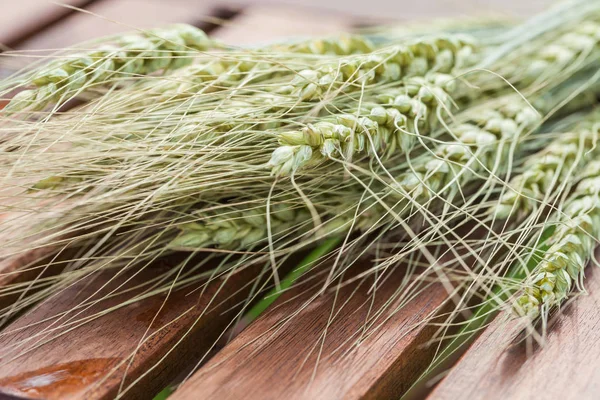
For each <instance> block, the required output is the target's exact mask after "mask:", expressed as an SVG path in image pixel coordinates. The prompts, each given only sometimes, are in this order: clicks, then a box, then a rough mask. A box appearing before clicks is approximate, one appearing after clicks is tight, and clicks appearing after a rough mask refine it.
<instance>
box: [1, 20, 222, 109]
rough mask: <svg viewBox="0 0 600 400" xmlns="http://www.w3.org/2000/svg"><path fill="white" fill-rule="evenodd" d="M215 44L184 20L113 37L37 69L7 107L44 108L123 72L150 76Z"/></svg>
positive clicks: (188, 61)
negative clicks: (91, 48) (90, 48)
mask: <svg viewBox="0 0 600 400" xmlns="http://www.w3.org/2000/svg"><path fill="white" fill-rule="evenodd" d="M214 45H215V42H214V41H212V40H211V39H209V38H208V37H207V36H206V34H205V33H204V32H203V31H201V30H200V29H198V28H195V27H193V26H190V25H185V24H178V25H173V26H171V27H168V28H161V29H152V30H149V31H146V32H144V33H141V34H130V35H126V36H121V37H117V38H116V39H114V40H109V42H108V43H106V44H104V45H101V46H99V47H98V48H97V49H96V50H91V51H88V52H84V53H79V54H73V55H71V56H68V57H64V58H60V59H58V60H56V61H54V62H51V63H49V64H48V65H46V66H44V67H42V68H41V69H40V70H38V71H36V72H34V74H33V75H32V76H31V78H30V79H28V80H26V81H25V82H22V84H21V86H25V87H27V86H33V87H34V88H32V89H27V90H24V91H22V92H20V93H18V94H17V95H16V96H14V98H13V99H12V100H11V101H10V102H9V103H8V104H7V106H6V107H5V112H6V113H14V112H19V111H24V110H41V109H44V108H46V107H47V106H49V105H50V104H51V103H53V102H56V101H58V100H60V99H61V98H68V97H67V96H68V95H70V96H72V95H74V94H75V93H78V92H81V91H82V90H84V89H85V88H86V87H88V86H90V85H92V84H96V85H97V84H101V83H103V82H106V81H108V80H110V79H113V78H115V77H117V76H118V75H122V76H125V77H132V76H137V75H147V74H151V73H153V72H156V71H159V70H166V69H177V68H181V67H183V66H185V65H188V64H190V63H191V62H192V61H193V55H194V53H195V52H197V51H203V50H206V49H209V48H210V47H212V46H214Z"/></svg>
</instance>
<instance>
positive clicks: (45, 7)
mask: <svg viewBox="0 0 600 400" xmlns="http://www.w3.org/2000/svg"><path fill="white" fill-rule="evenodd" d="M61 3H62V4H67V5H71V6H75V7H82V6H84V5H86V4H88V3H91V1H90V0H63V1H62V2H61ZM71 12H72V10H70V9H68V8H66V7H62V6H60V5H57V4H53V3H52V2H50V1H44V0H18V1H10V4H9V3H8V2H7V3H6V4H3V7H2V12H0V44H1V45H4V46H12V45H13V44H15V43H17V42H19V41H20V40H22V39H23V38H25V37H27V36H29V35H31V34H34V33H36V32H37V31H39V30H41V29H43V28H44V27H45V26H47V25H49V24H51V23H53V22H55V21H57V20H60V19H61V18H63V17H64V16H66V15H69V14H70V13H71Z"/></svg>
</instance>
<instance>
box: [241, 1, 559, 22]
mask: <svg viewBox="0 0 600 400" xmlns="http://www.w3.org/2000/svg"><path fill="white" fill-rule="evenodd" d="M233 1H235V2H236V3H238V4H240V5H242V6H243V5H247V4H253V3H256V0H233ZM265 2H266V3H275V1H273V0H266V1H265ZM287 3H293V4H296V5H302V6H310V7H318V8H320V9H322V10H324V12H325V11H328V12H334V13H342V14H345V15H348V16H350V17H355V18H358V19H368V18H371V19H374V20H375V19H384V20H389V19H394V20H397V21H413V22H414V21H415V20H422V21H431V19H432V18H451V17H455V18H456V17H465V16H480V15H483V16H490V15H494V16H498V15H505V16H507V17H512V18H524V17H527V16H530V15H533V14H535V13H539V12H542V11H544V10H545V9H546V8H547V7H549V6H550V5H552V4H554V3H556V1H555V0H528V1H522V0H485V1H484V0H467V1H459V0H419V1H415V0H394V1H390V0H370V1H357V0H354V1H348V0H327V1H323V0H295V1H287Z"/></svg>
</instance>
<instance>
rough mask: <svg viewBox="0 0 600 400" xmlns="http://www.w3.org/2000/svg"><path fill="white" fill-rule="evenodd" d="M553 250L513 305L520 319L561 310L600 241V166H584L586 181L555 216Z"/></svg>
mask: <svg viewBox="0 0 600 400" xmlns="http://www.w3.org/2000/svg"><path fill="white" fill-rule="evenodd" d="M556 224H557V227H556V230H555V232H554V233H553V234H552V236H551V237H550V238H549V239H548V242H547V243H548V245H549V246H550V247H549V248H548V250H547V251H546V252H545V254H544V255H543V256H542V261H541V262H540V264H539V265H538V266H537V268H535V270H534V271H533V274H532V277H531V278H530V279H529V280H528V281H527V283H526V284H525V290H524V292H525V293H524V294H523V295H522V296H521V297H519V298H518V299H517V300H516V301H515V303H514V309H515V310H516V312H517V313H518V314H519V315H523V316H528V317H530V318H535V317H537V316H538V315H540V313H544V314H546V313H547V312H548V311H549V310H550V309H552V308H554V307H556V306H559V305H560V304H561V303H562V302H563V301H564V300H565V299H566V298H567V297H568V296H569V293H570V292H571V289H572V288H573V285H574V284H575V283H577V286H578V287H582V279H583V271H584V269H585V267H586V265H587V263H588V262H589V261H590V259H591V258H592V256H593V250H594V248H595V247H596V245H597V243H598V242H599V241H600V162H599V161H592V162H590V163H588V164H587V165H586V166H585V172H584V173H583V177H582V179H581V181H580V182H579V184H578V185H577V187H576V188H575V190H574V191H573V192H572V193H571V195H570V196H569V197H568V199H567V200H566V203H565V205H564V207H562V210H561V211H560V212H557V215H556Z"/></svg>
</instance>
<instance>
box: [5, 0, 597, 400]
mask: <svg viewBox="0 0 600 400" xmlns="http://www.w3.org/2000/svg"><path fill="white" fill-rule="evenodd" d="M67 3H68V4H70V5H72V6H74V7H82V8H84V9H85V10H87V11H88V12H89V13H83V12H80V11H76V10H75V9H72V8H63V7H58V6H56V5H52V4H50V3H46V2H44V1H38V0H20V1H15V2H11V5H10V7H9V9H8V12H6V11H7V10H3V11H4V12H3V14H2V15H0V43H2V44H3V45H5V46H6V47H7V48H15V49H18V50H29V51H30V52H26V53H23V54H31V55H34V54H38V53H37V52H38V51H41V52H44V51H47V50H49V49H56V48H64V47H66V46H69V45H71V44H74V43H76V42H79V41H83V40H86V39H90V38H92V37H96V36H101V35H106V34H111V33H117V32H120V31H125V30H130V29H131V28H132V27H137V28H147V27H152V26H156V25H159V24H162V23H168V22H175V21H178V22H187V23H190V24H194V25H196V26H199V27H201V28H203V29H205V30H206V31H208V32H210V33H211V34H212V35H213V36H216V37H219V38H220V39H222V40H225V41H227V42H229V43H232V44H240V45H242V44H248V43H258V42H267V41H271V40H275V39H277V38H281V37H284V36H300V35H303V36H304V35H322V34H327V33H332V32H336V31H340V30H350V29H352V27H354V26H357V25H363V24H364V23H365V21H367V20H371V21H373V20H375V19H376V18H381V17H385V19H386V20H390V19H397V20H403V19H407V18H411V19H413V18H421V19H422V18H425V17H427V16H431V15H438V16H448V15H464V14H467V13H473V12H474V11H478V10H479V11H482V12H485V13H488V14H489V12H491V11H494V10H495V11H504V13H505V14H511V13H512V14H514V13H515V12H516V13H519V15H524V14H527V13H532V12H534V11H539V10H540V9H542V8H543V7H544V5H545V4H547V3H548V2H547V1H545V0H538V1H529V2H523V1H514V0H511V1H504V2H503V1H496V2H494V1H476V0H472V1H470V2H461V3H460V6H459V5H458V4H457V3H455V2H451V1H450V0H448V1H439V2H434V1H432V0H430V1H419V2H414V1H410V2H409V1H400V2H387V1H382V0H377V1H370V2H356V3H353V2H350V3H349V2H347V1H344V2H342V1H338V0H336V1H333V2H328V3H327V4H324V2H317V1H312V3H310V5H312V6H313V7H312V8H311V7H299V6H297V5H295V6H290V5H281V4H268V3H263V4H257V3H249V2H241V3H240V2H238V3H222V2H219V3H216V2H210V1H209V2H205V1H204V2H201V1H197V0H174V1H169V2H167V1H160V0H151V1H144V0H95V1H92V0H69V1H67ZM307 4H308V2H307ZM317 6H320V8H316V7H317ZM386 7H387V9H386ZM366 16H368V18H366ZM217 20H219V21H220V23H218V24H217V23H215V22H216V21H217ZM115 21H118V22H115ZM24 60H25V62H26V61H27V59H26V58H25V59H24ZM12 67H15V66H14V65H10V64H9V65H2V68H4V69H5V70H6V69H10V68H12ZM27 262H28V260H26V259H23V258H21V259H17V260H15V259H8V260H3V261H2V262H1V263H0V285H2V284H3V283H4V284H6V283H8V282H14V281H15V279H17V277H16V276H15V275H7V273H8V272H10V271H14V270H15V269H18V268H19V267H21V266H23V265H25V264H27ZM166 267H168V266H165V268H166ZM251 272H252V271H248V272H247V273H248V274H251ZM126 278H127V277H126V276H124V277H122V279H126ZM135 279H144V277H143V276H141V277H137V278H135ZM247 279H248V276H244V274H240V275H239V276H235V278H233V279H231V280H230V281H228V282H227V283H226V285H227V292H228V293H230V292H234V291H237V295H236V296H234V297H231V298H226V299H225V298H223V299H220V298H219V297H218V296H217V298H216V299H215V298H213V295H214V293H215V292H216V291H217V285H212V286H209V287H208V288H207V290H206V291H205V292H203V293H202V294H201V295H196V296H191V295H189V294H188V293H184V292H181V293H179V292H176V293H173V294H172V295H171V296H169V298H168V299H166V298H165V297H164V296H163V297H159V296H155V297H150V298H147V299H144V300H142V301H139V302H136V303H133V304H130V305H128V306H126V307H122V308H119V309H118V310H117V311H115V312H112V313H108V314H105V313H103V312H102V311H103V310H105V309H107V308H109V307H110V306H111V305H114V304H118V303H120V302H122V301H125V300H127V296H125V297H117V298H112V299H109V300H103V301H102V302H100V303H97V304H95V305H93V306H91V307H87V308H85V309H80V310H77V312H76V315H75V316H73V315H70V314H65V315H62V314H61V312H62V311H65V312H66V311H68V310H71V309H72V307H73V306H74V305H77V304H79V301H80V300H81V299H82V298H85V297H86V296H92V298H100V297H101V296H102V295H103V293H105V292H106V291H108V290H110V289H111V286H109V287H105V288H103V289H100V288H102V286H103V284H104V283H105V282H106V281H107V279H105V278H103V277H100V278H98V279H95V280H94V282H92V283H89V282H82V283H81V284H80V285H78V286H75V287H72V288H70V289H68V290H67V291H64V292H62V293H60V294H59V295H57V296H54V297H52V298H50V299H48V300H46V301H44V302H42V303H41V304H39V305H36V306H35V307H33V308H32V309H31V310H30V311H29V312H27V313H26V314H25V315H22V316H21V317H19V318H17V319H16V320H15V321H14V322H12V323H11V324H10V325H8V326H6V327H4V329H3V331H1V332H0V398H4V397H6V398H35V399H66V398H73V399H108V398H114V397H115V396H116V395H118V394H119V393H121V394H122V395H123V398H135V399H137V398H140V399H148V398H151V396H152V395H153V394H154V393H157V392H158V391H160V390H161V389H162V388H164V387H166V386H167V385H169V384H171V383H172V382H174V381H176V380H177V379H180V378H181V377H182V376H184V375H185V374H186V373H187V372H190V371H193V367H194V366H196V365H197V363H198V361H199V360H200V358H201V357H202V355H203V354H205V353H206V352H207V351H208V350H209V349H210V348H211V347H212V346H213V345H214V344H215V342H217V341H218V339H219V336H220V333H221V332H222V331H223V330H224V329H226V328H227V327H228V326H229V324H230V323H231V321H232V318H233V317H234V316H235V315H236V313H237V310H239V300H240V299H243V298H244V297H245V296H246V294H247V291H245V290H246V289H244V285H243V282H244V281H245V280H247ZM401 279H402V276H401V275H399V274H397V273H396V274H391V276H390V277H389V279H388V280H387V281H386V283H385V285H383V286H382V287H381V289H379V294H378V297H377V298H375V299H373V298H372V296H371V295H370V294H369V292H368V290H367V288H368V286H369V282H368V281H366V282H364V283H363V284H362V286H359V287H347V288H345V289H343V290H342V292H341V293H340V294H341V296H338V298H334V296H332V295H323V296H315V293H316V292H315V290H316V289H315V285H314V282H313V283H312V284H311V283H310V282H305V283H303V284H300V285H298V286H297V287H295V288H294V289H293V290H290V291H288V292H286V293H285V294H284V295H283V296H281V297H280V298H278V299H277V301H276V302H275V303H274V304H273V305H272V306H271V307H270V308H269V309H268V310H267V311H266V312H265V313H263V314H261V316H260V317H259V318H258V319H257V320H256V321H254V322H253V323H252V324H250V325H249V326H248V327H247V328H246V329H245V330H243V331H242V332H241V333H239V334H238V335H237V336H235V337H234V338H232V340H231V341H230V342H229V343H227V344H226V345H225V346H224V347H223V348H221V349H220V350H219V351H213V352H212V353H211V355H212V357H211V358H210V359H209V360H204V362H203V363H201V365H200V368H198V369H197V370H196V371H195V372H194V373H193V375H192V376H191V378H190V379H189V380H187V381H186V383H185V384H184V385H183V386H182V387H181V388H180V389H179V390H177V391H176V392H175V393H174V394H173V395H172V398H173V399H175V400H182V399H204V398H206V399H238V398H245V399H271V398H287V399H341V398H344V399H362V398H377V399H381V398H390V399H393V398H399V397H400V396H402V395H403V394H405V393H406V392H407V391H408V389H409V388H410V387H411V386H412V385H413V384H414V383H415V381H416V380H417V378H418V377H419V376H420V375H421V374H422V372H423V371H424V370H425V368H426V367H427V366H428V364H429V362H430V361H431V359H432V357H433V355H434V351H435V348H434V347H432V346H426V343H427V342H428V340H429V339H431V337H432V335H433V334H434V332H435V329H433V328H432V327H428V326H424V325H422V324H419V321H420V320H422V319H423V318H425V317H427V316H430V315H431V313H432V312H433V311H434V310H436V309H437V308H438V307H439V305H440V304H443V302H444V301H445V300H446V292H445V291H444V289H443V288H442V287H438V286H432V287H430V288H429V289H428V290H427V291H424V292H423V294H421V295H420V296H418V297H417V298H415V299H413V300H411V301H410V302H408V303H407V304H406V305H405V306H404V307H403V308H402V309H401V311H400V312H393V310H391V309H390V310H388V311H386V312H384V313H382V314H381V315H380V316H379V317H378V318H376V319H375V320H373V321H372V323H373V324H375V325H377V326H378V329H377V330H376V331H375V332H374V333H372V334H370V335H367V336H364V337H361V336H360V335H358V336H357V332H358V331H360V329H358V328H360V327H361V326H362V324H364V321H365V319H366V318H368V310H369V307H373V306H378V305H381V301H382V300H383V299H385V298H386V296H389V295H390V294H392V293H394V290H395V288H397V287H398V284H399V282H400V280H401ZM134 282H135V280H134ZM587 282H588V290H589V292H590V294H591V295H590V296H587V297H582V298H580V299H579V301H577V302H575V303H574V304H572V305H570V306H568V307H566V308H565V310H564V311H565V312H564V314H563V315H562V316H560V317H559V318H558V321H557V323H556V324H555V325H554V327H553V328H552V329H551V331H550V335H549V337H548V341H547V346H546V347H544V348H534V349H533V351H532V352H530V353H529V354H528V352H526V351H524V349H523V348H522V346H520V345H518V344H515V343H518V342H517V340H516V339H517V337H516V336H517V334H518V332H519V327H517V326H512V325H510V324H509V325H506V323H505V316H504V315H499V316H498V317H497V318H496V320H495V321H494V322H493V323H492V324H491V326H490V327H488V328H487V329H486V330H484V331H483V333H482V334H481V335H480V336H479V337H478V338H477V340H476V341H475V342H474V343H473V344H472V345H471V346H470V348H468V349H467V351H466V352H464V354H463V355H462V357H461V358H460V360H458V362H457V363H456V364H455V365H454V367H453V368H452V369H451V371H450V372H449V373H448V374H447V376H445V377H444V378H443V379H441V381H439V380H438V381H437V382H438V383H437V386H436V387H435V389H434V390H433V391H431V385H429V382H427V381H426V382H421V383H420V384H419V385H417V387H416V388H413V390H412V391H410V393H411V394H412V395H413V396H416V397H428V398H430V399H460V398H469V399H471V398H473V399H488V398H493V399H495V398H498V399H500V398H511V399H529V398H532V399H533V398H535V399H539V398H542V399H545V398H561V399H563V398H564V399H584V398H585V399H587V398H589V399H593V398H598V396H600V383H599V382H600V379H599V378H600V368H598V367H600V362H599V361H598V359H599V356H600V344H599V343H600V340H599V339H600V329H599V326H600V307H598V302H600V274H599V273H597V271H591V270H590V271H589V272H588V280H587ZM118 284H119V282H118V281H117V282H112V283H111V285H118ZM220 284H221V283H219V285H220ZM340 298H342V299H344V301H343V302H340V300H339V299H340ZM221 300H222V301H221ZM163 305H164V306H163ZM332 311H334V312H332ZM291 313H295V315H294V318H291V319H290V318H288V317H289V315H290V314H291ZM71 314H72V313H71ZM61 315H62V316H61ZM57 316H59V317H57ZM57 321H58V322H60V323H57ZM325 331H326V332H327V335H323V332H325ZM23 340H27V341H28V342H29V343H36V344H37V345H36V346H34V347H33V349H30V350H29V351H28V352H27V353H25V354H21V353H22V349H21V348H19V347H18V344H19V343H22V342H23ZM357 343H360V345H359V346H357ZM15 356H20V357H18V358H16V359H14V358H15ZM182 374H183V375H182ZM132 383H136V384H135V385H131V384H132ZM123 388H128V390H127V391H126V392H123ZM3 393H4V394H3ZM3 396H4V397H3ZM11 396H14V397H11Z"/></svg>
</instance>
